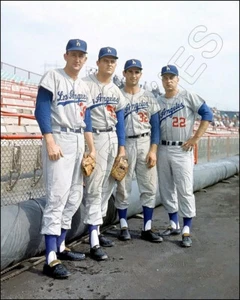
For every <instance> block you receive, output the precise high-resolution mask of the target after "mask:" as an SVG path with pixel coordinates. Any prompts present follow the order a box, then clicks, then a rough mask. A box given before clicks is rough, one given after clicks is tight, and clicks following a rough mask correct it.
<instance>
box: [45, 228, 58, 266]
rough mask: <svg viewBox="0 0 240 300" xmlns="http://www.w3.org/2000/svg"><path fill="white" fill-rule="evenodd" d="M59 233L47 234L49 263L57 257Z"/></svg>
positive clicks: (47, 260) (46, 243)
mask: <svg viewBox="0 0 240 300" xmlns="http://www.w3.org/2000/svg"><path fill="white" fill-rule="evenodd" d="M57 237H58V236H57V235H47V234H45V246H46V254H45V255H46V263H47V264H48V265H49V264H50V263H51V262H52V261H53V260H56V259H57V254H56V252H57Z"/></svg>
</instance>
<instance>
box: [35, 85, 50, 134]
mask: <svg viewBox="0 0 240 300" xmlns="http://www.w3.org/2000/svg"><path fill="white" fill-rule="evenodd" d="M52 96H53V95H52V92H50V91H49V90H47V89H45V88H44V87H42V86H40V87H39V89H38V93H37V98H36V108H35V111H34V115H35V118H36V120H37V122H38V125H39V127H40V130H41V132H42V134H45V133H51V132H52V126H51V101H52Z"/></svg>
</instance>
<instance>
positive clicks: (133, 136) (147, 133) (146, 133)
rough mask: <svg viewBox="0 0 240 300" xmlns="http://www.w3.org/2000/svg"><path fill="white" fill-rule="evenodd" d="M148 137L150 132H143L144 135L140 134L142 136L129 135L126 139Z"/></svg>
mask: <svg viewBox="0 0 240 300" xmlns="http://www.w3.org/2000/svg"><path fill="white" fill-rule="evenodd" d="M148 135H150V132H145V133H142V134H139V135H131V136H128V137H127V138H128V139H136V138H139V137H143V136H148Z"/></svg>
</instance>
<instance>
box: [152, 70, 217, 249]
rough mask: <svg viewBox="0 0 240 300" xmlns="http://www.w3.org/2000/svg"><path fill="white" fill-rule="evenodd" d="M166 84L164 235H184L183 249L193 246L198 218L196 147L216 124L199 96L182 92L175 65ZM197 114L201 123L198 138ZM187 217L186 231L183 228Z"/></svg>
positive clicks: (161, 173) (166, 73) (161, 156)
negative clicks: (166, 218)
mask: <svg viewBox="0 0 240 300" xmlns="http://www.w3.org/2000/svg"><path fill="white" fill-rule="evenodd" d="M161 75H162V85H163V87H164V90H165V94H162V95H161V96H159V97H158V103H159V105H160V108H161V110H160V112H159V114H160V135H161V140H160V145H159V147H158V160H157V171H158V179H159V190H160V196H161V200H162V204H163V206H164V207H165V209H166V210H167V212H168V215H169V220H170V224H169V227H168V228H167V229H166V230H165V231H164V232H162V234H161V235H162V236H170V235H177V234H181V233H182V242H181V244H182V246H183V247H190V246H191V245H192V240H191V237H190V229H191V225H192V218H193V217H195V216H196V207H195V197H194V194H193V166H194V157H193V147H194V145H195V144H196V143H197V142H198V141H199V139H200V138H201V136H202V135H203V134H204V133H205V131H206V130H207V128H208V125H209V122H211V121H212V118H213V114H212V111H211V109H210V108H209V107H208V106H207V104H206V103H205V101H204V100H203V99H202V98H201V97H199V96H198V95H196V94H194V93H191V92H188V91H186V90H182V91H179V89H178V82H179V77H178V75H179V74H178V69H177V68H176V66H174V65H167V66H165V67H163V68H162V71H161ZM196 114H198V115H200V116H201V122H200V125H199V127H198V130H197V131H196V133H195V134H194V135H192V133H193V126H194V121H195V116H196ZM178 213H179V216H181V217H183V229H182V231H181V229H180V226H179V219H178Z"/></svg>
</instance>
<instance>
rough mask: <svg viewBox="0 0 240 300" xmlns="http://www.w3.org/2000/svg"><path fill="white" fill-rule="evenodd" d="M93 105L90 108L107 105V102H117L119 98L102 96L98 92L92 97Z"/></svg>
mask: <svg viewBox="0 0 240 300" xmlns="http://www.w3.org/2000/svg"><path fill="white" fill-rule="evenodd" d="M92 101H93V105H92V107H91V108H94V107H96V106H99V105H108V104H118V102H119V98H117V97H114V96H113V97H105V96H102V93H100V94H99V95H98V96H97V97H96V99H93V100H92Z"/></svg>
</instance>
